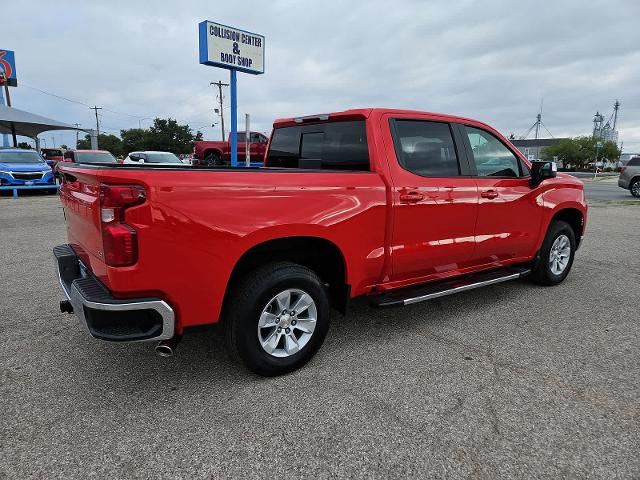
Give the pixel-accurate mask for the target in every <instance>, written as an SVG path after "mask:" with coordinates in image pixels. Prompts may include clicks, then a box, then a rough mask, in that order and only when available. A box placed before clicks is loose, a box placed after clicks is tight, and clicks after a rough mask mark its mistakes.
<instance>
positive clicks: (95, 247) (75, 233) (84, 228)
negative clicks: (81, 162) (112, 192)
mask: <svg viewBox="0 0 640 480" xmlns="http://www.w3.org/2000/svg"><path fill="white" fill-rule="evenodd" d="M60 171H61V172H62V177H63V182H62V185H61V186H60V199H61V201H62V207H63V209H64V218H65V220H66V222H67V238H68V239H69V244H70V245H71V246H72V247H73V249H74V250H75V252H76V254H77V255H78V256H79V257H80V259H81V260H82V261H83V263H84V264H85V265H86V266H87V267H89V268H90V269H91V270H93V271H94V272H95V271H102V270H104V261H103V258H104V255H103V252H102V235H101V230H100V188H99V187H100V180H99V177H98V170H88V169H87V170H82V169H76V168H69V169H68V168H65V166H62V167H61V168H60Z"/></svg>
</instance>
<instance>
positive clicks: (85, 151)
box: [67, 150, 111, 153]
mask: <svg viewBox="0 0 640 480" xmlns="http://www.w3.org/2000/svg"><path fill="white" fill-rule="evenodd" d="M67 152H74V153H111V152H110V151H109V150H67Z"/></svg>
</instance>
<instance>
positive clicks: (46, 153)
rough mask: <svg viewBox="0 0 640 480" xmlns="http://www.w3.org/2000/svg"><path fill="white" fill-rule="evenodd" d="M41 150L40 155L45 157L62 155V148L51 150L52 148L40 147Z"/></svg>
mask: <svg viewBox="0 0 640 480" xmlns="http://www.w3.org/2000/svg"><path fill="white" fill-rule="evenodd" d="M40 151H41V152H42V155H43V156H44V157H45V158H47V157H61V156H62V150H53V149H50V148H48V149H44V148H43V149H42V150H40Z"/></svg>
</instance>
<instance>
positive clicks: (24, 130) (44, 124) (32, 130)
mask: <svg viewBox="0 0 640 480" xmlns="http://www.w3.org/2000/svg"><path fill="white" fill-rule="evenodd" d="M14 129H15V130H14ZM49 130H80V131H85V130H83V129H81V128H76V127H74V126H73V125H68V124H66V123H62V122H58V121H57V120H52V119H51V118H47V117H42V116H40V115H36V114H34V113H29V112H25V111H24V110H18V109H17V108H13V107H7V106H6V105H0V133H9V134H11V133H13V132H14V131H15V133H16V135H22V136H25V137H30V138H34V139H35V138H36V137H37V136H38V134H40V133H42V132H47V131H49Z"/></svg>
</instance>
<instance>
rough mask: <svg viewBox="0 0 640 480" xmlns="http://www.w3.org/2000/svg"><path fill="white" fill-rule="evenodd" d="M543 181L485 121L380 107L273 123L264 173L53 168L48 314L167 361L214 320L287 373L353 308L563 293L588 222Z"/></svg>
mask: <svg viewBox="0 0 640 480" xmlns="http://www.w3.org/2000/svg"><path fill="white" fill-rule="evenodd" d="M554 167H555V164H553V163H552V162H534V163H533V164H531V163H529V162H528V161H527V159H525V158H524V157H523V155H522V154H521V153H520V152H519V151H518V150H517V149H516V148H515V147H513V146H512V145H511V144H510V143H509V141H508V140H506V139H505V138H504V137H503V136H502V135H500V134H499V133H498V132H497V131H495V130H494V129H492V128H491V127H489V126H488V125H486V124H484V123H481V122H478V121H475V120H471V119H468V118H461V117H454V116H448V115H441V114H433V113H424V112H415V111H405V110H388V109H362V110H349V111H345V112H339V113H334V114H329V115H319V116H313V117H303V118H297V119H283V120H278V121H276V122H275V124H274V130H273V133H272V135H271V140H270V143H269V148H268V153H267V156H266V161H265V168H262V169H251V168H242V169H225V168H217V169H210V168H207V167H193V166H187V165H176V166H172V165H158V166H154V165H147V164H145V165H143V166H138V165H96V164H94V165H82V164H66V163H65V164H62V163H61V166H60V170H61V172H62V180H63V183H62V186H61V189H60V196H61V200H62V204H63V206H64V214H65V219H66V222H67V226H68V229H67V231H68V239H69V243H68V244H67V245H61V246H59V247H56V248H55V249H54V254H55V257H56V258H57V261H58V269H59V273H60V281H61V284H62V286H63V289H64V291H65V293H66V295H67V297H68V298H69V300H68V301H63V302H61V309H62V310H63V311H68V312H72V311H75V312H76V314H77V315H78V317H79V318H80V320H81V322H82V323H83V324H84V325H85V327H86V328H87V329H88V331H89V332H90V334H91V335H93V336H94V337H97V338H101V339H104V340H111V341H140V340H160V343H159V344H158V346H157V347H156V348H157V350H158V352H159V353H161V354H165V355H168V354H171V353H172V352H173V350H174V349H175V347H176V344H177V340H178V339H179V338H180V335H181V334H182V333H183V331H184V330H185V329H186V328H187V327H191V326H195V325H202V324H208V323H215V322H218V321H220V320H221V319H223V321H224V323H225V328H226V332H227V343H228V347H229V349H230V352H232V354H233V355H234V356H235V357H237V358H239V359H240V360H242V362H244V364H245V365H247V366H248V367H249V368H250V369H251V370H253V371H254V372H257V373H259V374H262V375H276V374H281V373H284V372H288V371H291V370H293V369H295V368H297V367H299V366H301V365H302V364H304V363H305V362H306V361H307V360H309V359H310V358H311V357H312V356H313V355H314V353H315V352H316V351H317V350H318V348H319V347H320V345H321V344H322V342H323V340H324V338H325V335H326V333H327V330H328V328H329V317H330V314H329V311H330V308H331V307H333V308H335V309H337V310H339V311H342V312H345V311H346V307H347V304H348V302H349V300H350V299H351V298H353V297H357V296H361V295H367V296H369V299H370V301H371V303H372V304H373V305H374V306H377V307H387V306H396V305H408V304H411V303H415V302H419V301H423V300H429V299H431V298H436V297H440V296H443V295H448V294H451V293H457V292H460V291H463V290H468V289H471V288H476V287H480V286H484V285H490V284H494V283H498V282H502V281H505V280H512V279H516V278H520V277H523V276H529V277H530V278H531V279H532V280H533V281H534V282H536V283H538V284H541V285H555V284H558V283H560V282H562V281H563V280H564V279H565V278H566V276H567V274H568V273H569V271H570V269H571V265H572V263H573V259H574V254H575V252H576V250H577V248H578V246H579V245H580V243H581V240H582V237H583V235H584V230H585V225H586V214H587V207H586V204H585V198H584V192H583V185H582V183H581V182H580V181H579V180H577V179H575V178H573V177H571V176H569V175H565V174H556V170H555V168H554ZM540 301H541V302H543V301H545V300H544V296H540ZM336 368H341V367H340V366H337V367H336Z"/></svg>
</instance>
